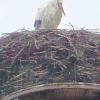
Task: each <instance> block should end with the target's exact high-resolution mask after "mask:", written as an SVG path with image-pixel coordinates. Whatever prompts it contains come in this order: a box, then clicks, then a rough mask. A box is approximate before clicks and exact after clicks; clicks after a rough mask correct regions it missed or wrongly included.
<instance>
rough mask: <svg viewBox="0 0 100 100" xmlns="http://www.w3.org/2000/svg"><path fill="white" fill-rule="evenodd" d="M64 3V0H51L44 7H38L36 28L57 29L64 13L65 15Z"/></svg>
mask: <svg viewBox="0 0 100 100" xmlns="http://www.w3.org/2000/svg"><path fill="white" fill-rule="evenodd" d="M62 3H63V0H50V1H48V3H47V4H46V5H45V6H44V7H43V6H42V7H40V8H38V11H37V14H36V18H35V23H34V27H35V30H40V29H57V27H58V25H59V24H60V22H61V18H62V15H63V14H64V15H65V12H64V9H63V6H62Z"/></svg>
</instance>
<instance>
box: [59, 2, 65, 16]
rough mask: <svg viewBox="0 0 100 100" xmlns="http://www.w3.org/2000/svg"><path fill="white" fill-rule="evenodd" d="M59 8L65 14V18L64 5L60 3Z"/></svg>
mask: <svg viewBox="0 0 100 100" xmlns="http://www.w3.org/2000/svg"><path fill="white" fill-rule="evenodd" d="M58 7H59V9H60V10H61V11H62V13H63V14H64V16H65V11H64V8H63V6H62V3H58Z"/></svg>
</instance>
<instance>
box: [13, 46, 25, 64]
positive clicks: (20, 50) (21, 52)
mask: <svg viewBox="0 0 100 100" xmlns="http://www.w3.org/2000/svg"><path fill="white" fill-rule="evenodd" d="M24 49H25V47H23V48H22V49H21V50H20V51H19V52H18V53H17V55H16V56H15V57H14V60H13V62H12V64H14V63H15V60H16V59H17V58H18V56H19V55H20V54H21V53H22V52H23V50H24Z"/></svg>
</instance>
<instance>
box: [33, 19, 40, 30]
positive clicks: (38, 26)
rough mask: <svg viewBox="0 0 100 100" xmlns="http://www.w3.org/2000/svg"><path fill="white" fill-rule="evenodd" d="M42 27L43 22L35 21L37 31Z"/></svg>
mask: <svg viewBox="0 0 100 100" xmlns="http://www.w3.org/2000/svg"><path fill="white" fill-rule="evenodd" d="M40 26H41V20H35V23H34V27H35V30H39V28H40Z"/></svg>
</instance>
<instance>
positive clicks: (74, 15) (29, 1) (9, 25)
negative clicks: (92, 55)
mask: <svg viewBox="0 0 100 100" xmlns="http://www.w3.org/2000/svg"><path fill="white" fill-rule="evenodd" d="M43 1H44V0H0V33H5V32H13V31H16V30H18V29H22V28H25V29H34V17H35V14H36V10H37V8H38V7H39V6H40V4H41V2H43ZM64 9H65V12H66V16H65V17H63V19H62V22H61V24H60V26H59V28H68V27H69V23H71V24H72V25H74V26H75V27H78V28H83V27H85V28H89V29H92V28H100V0H64Z"/></svg>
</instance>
